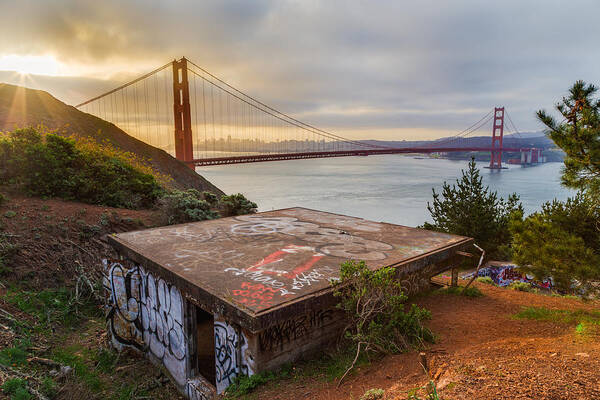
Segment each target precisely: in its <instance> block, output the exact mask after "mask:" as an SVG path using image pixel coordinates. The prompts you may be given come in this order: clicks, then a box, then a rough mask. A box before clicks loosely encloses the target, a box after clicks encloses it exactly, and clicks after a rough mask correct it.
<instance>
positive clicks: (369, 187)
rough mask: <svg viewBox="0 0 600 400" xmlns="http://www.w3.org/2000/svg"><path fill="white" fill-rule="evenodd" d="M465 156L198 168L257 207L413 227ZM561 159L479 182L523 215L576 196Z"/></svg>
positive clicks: (490, 173) (486, 173) (485, 172)
mask: <svg viewBox="0 0 600 400" xmlns="http://www.w3.org/2000/svg"><path fill="white" fill-rule="evenodd" d="M467 164H468V161H464V160H460V161H455V160H446V159H435V158H420V157H413V156H407V155H382V156H369V157H342V158H322V159H310V160H291V161H275V162H263V163H253V164H237V165H221V166H211V167H201V168H197V171H198V173H200V174H201V175H203V176H204V177H205V178H207V179H208V180H209V181H211V182H212V183H213V184H215V185H216V186H218V187H219V188H220V189H221V190H223V191H224V192H226V193H228V194H231V193H243V194H244V195H245V196H246V197H247V198H248V199H250V200H252V201H254V202H256V203H257V204H258V208H259V211H268V210H274V209H280V208H288V207H297V206H301V207H305V208H312V209H316V210H321V211H329V212H334V213H338V214H345V215H351V216H356V217H361V218H366V219H370V220H373V221H384V222H390V223H395V224H400V225H407V226H417V225H420V224H422V223H423V222H425V221H430V220H431V218H430V215H429V212H428V211H427V202H431V201H432V192H431V190H432V188H435V189H436V191H437V192H439V191H441V188H442V185H443V183H444V181H447V182H448V183H454V182H455V181H456V179H457V178H459V177H460V176H461V170H463V169H466V168H467ZM562 165H563V164H562V163H545V164H538V165H535V166H530V167H522V166H519V165H509V166H508V169H502V170H490V169H486V168H483V167H484V166H485V164H484V163H479V164H478V167H479V168H480V171H481V174H482V176H483V180H484V183H485V184H486V185H489V187H490V189H491V190H493V191H497V192H498V194H499V195H500V196H503V197H507V196H508V195H509V194H510V193H513V192H516V193H517V194H518V195H519V196H520V197H521V201H522V203H523V206H524V208H525V212H526V213H531V212H534V211H537V210H539V209H540V207H541V205H542V203H544V202H546V201H550V200H552V199H555V198H556V199H559V200H564V199H566V198H567V197H568V196H571V195H573V194H574V192H573V191H572V190H569V189H566V188H564V187H562V186H561V185H560V171H561V168H562Z"/></svg>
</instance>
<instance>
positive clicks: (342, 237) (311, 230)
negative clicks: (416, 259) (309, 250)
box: [231, 215, 393, 261]
mask: <svg viewBox="0 0 600 400" xmlns="http://www.w3.org/2000/svg"><path fill="white" fill-rule="evenodd" d="M236 219H237V220H238V221H240V223H238V224H234V225H232V226H231V233H232V234H234V235H250V236H253V235H266V234H271V233H283V234H285V235H290V236H294V237H297V238H299V239H301V240H303V241H304V242H306V243H310V244H311V245H312V246H313V247H314V248H315V249H316V251H317V252H319V253H322V254H325V255H329V256H334V257H341V258H352V259H359V260H365V261H375V260H383V259H385V258H386V257H387V255H386V254H385V253H384V251H389V250H392V249H393V247H392V246H391V245H389V244H387V243H383V242H379V241H376V240H371V239H366V238H363V237H360V236H357V235H356V234H349V233H348V232H344V231H341V230H339V229H335V228H327V227H323V226H319V225H317V224H313V223H311V222H304V221H299V220H298V219H297V218H291V217H263V216H251V215H250V216H248V215H245V216H240V217H236Z"/></svg>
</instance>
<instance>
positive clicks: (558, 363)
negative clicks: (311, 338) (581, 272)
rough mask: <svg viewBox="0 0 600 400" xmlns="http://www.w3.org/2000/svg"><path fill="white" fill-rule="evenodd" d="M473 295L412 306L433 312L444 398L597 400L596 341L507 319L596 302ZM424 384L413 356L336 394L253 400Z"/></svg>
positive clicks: (391, 360) (360, 376)
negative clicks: (526, 311)
mask: <svg viewBox="0 0 600 400" xmlns="http://www.w3.org/2000/svg"><path fill="white" fill-rule="evenodd" d="M478 287H479V288H480V289H481V290H482V291H483V292H484V294H485V296H484V297H481V298H474V299H472V298H466V297H462V296H456V295H448V294H434V295H429V296H425V297H422V298H420V299H418V300H417V301H416V302H417V303H418V304H419V305H421V306H423V307H425V308H427V309H429V310H430V311H431V312H432V315H433V318H432V320H431V321H430V324H429V325H430V327H431V329H432V330H433V331H434V332H435V333H436V334H438V336H439V339H438V341H437V343H436V344H434V345H432V346H430V347H429V348H428V349H427V350H426V353H427V356H428V359H429V361H430V364H431V371H432V373H433V374H434V376H435V377H436V383H437V385H438V387H440V388H441V391H440V397H441V398H443V399H445V400H450V399H490V400H491V399H494V400H497V399H536V400H537V399H556V400H559V399H561V400H562V399H577V400H584V399H585V400H589V399H600V342H599V340H598V339H599V336H594V335H591V336H590V335H580V334H577V333H576V332H575V326H574V325H572V324H571V325H569V324H563V323H554V322H544V321H532V320H520V319H514V318H512V315H514V314H515V313H517V312H519V311H520V310H521V309H522V307H524V306H537V307H546V308H549V309H563V310H564V309H567V310H576V309H584V310H595V311H598V310H600V305H599V303H598V302H595V303H584V302H581V301H579V300H573V299H565V298H559V297H549V296H542V295H538V294H533V293H525V292H517V291H513V290H508V289H502V288H496V287H493V286H489V285H484V284H478ZM427 382H428V379H427V377H426V376H425V374H424V373H423V371H422V369H421V368H420V366H419V363H418V355H417V354H416V353H410V354H402V355H397V356H388V357H386V358H384V359H382V360H380V361H377V362H374V363H373V364H371V365H370V366H368V367H366V368H364V369H363V370H360V371H359V372H358V373H357V374H355V375H354V376H353V377H352V378H351V379H349V380H348V381H347V382H346V383H344V385H343V386H342V387H341V388H340V389H336V384H335V382H331V383H328V382H320V381H312V382H310V381H303V380H298V381H284V382H279V384H277V385H269V386H267V387H265V388H262V389H261V390H260V391H259V392H258V393H256V397H257V398H259V399H263V398H264V399H273V400H275V399H302V398H306V399H327V400H329V399H332V400H333V399H335V400H337V399H358V398H360V396H361V395H362V394H363V393H364V392H365V391H366V390H368V389H371V388H381V389H385V397H384V398H385V399H407V398H408V396H409V391H410V390H412V389H415V388H418V387H420V386H424V385H426V384H427ZM422 393H423V392H421V397H423V396H422Z"/></svg>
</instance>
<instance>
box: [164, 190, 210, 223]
mask: <svg viewBox="0 0 600 400" xmlns="http://www.w3.org/2000/svg"><path fill="white" fill-rule="evenodd" d="M205 193H207V192H205ZM211 194H212V193H211ZM205 199H206V195H205V194H202V193H200V192H199V191H197V190H195V189H188V190H184V191H183V190H173V191H172V192H169V193H167V194H165V195H164V196H163V197H162V198H161V199H160V202H159V204H160V208H161V210H162V212H163V214H164V215H165V216H166V218H167V223H168V224H181V223H184V222H194V221H204V220H207V219H214V218H218V217H219V214H218V213H217V212H215V211H213V210H211V208H210V203H209V202H208V201H207V200H205ZM209 199H210V201H213V198H212V197H210V198H209Z"/></svg>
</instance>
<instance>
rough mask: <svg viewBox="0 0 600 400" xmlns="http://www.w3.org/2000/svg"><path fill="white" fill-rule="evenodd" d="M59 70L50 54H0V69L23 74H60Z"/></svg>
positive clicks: (57, 64)
mask: <svg viewBox="0 0 600 400" xmlns="http://www.w3.org/2000/svg"><path fill="white" fill-rule="evenodd" d="M60 70H61V65H60V63H59V62H58V61H56V58H54V57H52V56H50V55H43V56H31V55H28V56H22V55H17V54H7V55H3V56H0V71H15V72H18V73H20V74H23V75H27V74H32V75H60Z"/></svg>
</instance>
